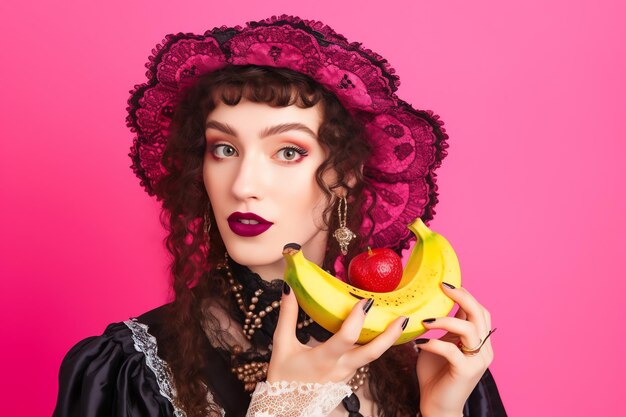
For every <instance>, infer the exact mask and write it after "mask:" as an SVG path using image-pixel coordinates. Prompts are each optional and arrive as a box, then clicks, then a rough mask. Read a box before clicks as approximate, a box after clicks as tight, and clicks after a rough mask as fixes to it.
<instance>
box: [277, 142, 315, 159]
mask: <svg viewBox="0 0 626 417" xmlns="http://www.w3.org/2000/svg"><path fill="white" fill-rule="evenodd" d="M307 154H308V152H307V150H306V149H303V148H300V147H299V146H286V147H284V148H282V149H281V150H279V151H278V152H276V157H277V158H278V159H280V160H282V161H287V162H297V161H299V160H301V159H302V158H304V157H305V156H307Z"/></svg>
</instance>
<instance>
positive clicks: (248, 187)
mask: <svg viewBox="0 0 626 417" xmlns="http://www.w3.org/2000/svg"><path fill="white" fill-rule="evenodd" d="M266 180H267V179H266V175H265V172H264V169H263V163H262V161H260V158H256V157H255V156H254V155H252V154H249V155H246V156H245V157H243V158H240V163H239V166H238V169H237V172H236V174H235V180H234V181H233V186H232V191H233V194H234V195H235V197H236V198H238V199H240V200H249V199H255V200H260V199H262V198H263V195H264V190H265V188H264V187H265V185H264V183H265V182H266Z"/></svg>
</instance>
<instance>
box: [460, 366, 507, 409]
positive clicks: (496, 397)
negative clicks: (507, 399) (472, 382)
mask: <svg viewBox="0 0 626 417" xmlns="http://www.w3.org/2000/svg"><path fill="white" fill-rule="evenodd" d="M463 416H465V417H506V410H505V409H504V404H502V399H501V398H500V393H499V392H498V387H497V386H496V381H494V379H493V376H492V375H491V372H490V371H489V369H487V371H486V372H485V374H484V375H483V376H482V378H481V379H480V381H479V382H478V385H476V388H474V390H473V391H472V393H471V394H470V396H469V398H468V399H467V402H466V403H465V407H464V408H463Z"/></svg>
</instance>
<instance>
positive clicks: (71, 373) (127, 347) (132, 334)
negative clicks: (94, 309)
mask: <svg viewBox="0 0 626 417" xmlns="http://www.w3.org/2000/svg"><path fill="white" fill-rule="evenodd" d="M166 307H167V306H163V307H159V308H157V309H155V310H152V311H149V312H148V313H145V314H143V315H141V316H139V317H137V318H132V319H129V320H126V321H123V322H119V323H112V324H110V325H108V326H107V327H106V329H105V330H104V332H103V333H102V335H100V336H92V337H88V338H86V339H84V340H82V341H80V342H79V343H77V344H76V345H75V346H74V347H73V348H72V349H71V350H70V351H69V352H68V353H67V355H66V356H65V358H64V359H63V362H62V364H61V369H60V373H59V395H58V399H57V406H56V409H55V412H54V416H55V417H61V416H63V417H65V416H79V415H80V416H85V417H95V416H105V415H106V416H122V415H123V416H140V415H159V416H173V415H180V414H179V410H177V409H176V408H175V407H174V406H173V405H172V398H173V396H174V390H173V386H172V384H171V379H170V374H169V369H168V367H167V364H166V363H165V362H164V361H163V360H161V359H160V357H159V355H158V342H157V337H155V335H154V334H153V333H152V329H151V326H154V328H155V329H157V330H159V331H160V327H161V326H162V322H163V314H164V311H165V309H166Z"/></svg>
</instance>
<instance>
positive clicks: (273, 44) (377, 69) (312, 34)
mask: <svg viewBox="0 0 626 417" xmlns="http://www.w3.org/2000/svg"><path fill="white" fill-rule="evenodd" d="M227 65H260V66H269V67H280V68H288V69H290V70H293V71H297V72H300V73H303V74H306V75H308V76H309V77H311V78H312V79H314V80H315V81H317V82H318V83H320V84H322V85H323V86H324V87H325V88H326V89H328V90H329V91H331V92H332V93H334V94H335V95H336V96H337V98H338V99H339V100H340V101H341V103H342V104H343V105H344V106H345V108H346V109H347V110H348V111H349V112H350V113H351V114H353V115H354V116H355V117H357V118H358V119H359V120H360V121H361V122H362V123H363V124H364V126H365V129H366V133H367V138H368V141H369V142H370V145H371V147H372V150H373V152H372V155H371V156H370V158H369V159H368V161H367V163H366V165H365V167H364V174H365V177H366V179H367V181H368V183H369V185H370V187H371V188H372V190H373V191H374V192H375V193H376V195H377V201H376V206H375V207H374V208H373V210H372V211H371V216H372V219H373V221H374V225H373V226H374V229H373V234H372V241H371V245H372V246H373V247H388V248H392V249H394V250H396V251H400V250H402V249H404V248H406V247H407V246H408V242H409V241H410V239H411V237H412V235H411V234H410V232H409V231H408V230H407V228H406V226H407V224H408V223H410V222H411V221H412V220H414V219H415V218H417V217H421V218H422V220H424V221H426V222H427V221H428V220H430V219H432V217H433V215H434V213H435V212H434V209H433V208H434V206H435V204H436V203H437V186H436V184H435V178H436V175H435V170H436V169H437V168H438V167H439V166H440V165H441V160H442V159H443V158H444V157H445V156H446V151H445V149H446V148H447V143H446V140H447V138H448V136H447V135H446V133H445V130H444V129H443V127H442V126H443V122H442V121H440V120H439V117H438V116H437V115H435V114H433V113H432V112H431V111H425V110H417V109H415V108H413V107H412V106H411V105H409V104H407V103H406V102H404V101H402V100H400V99H399V98H398V97H397V96H396V93H395V92H396V90H397V89H398V85H399V84H400V82H399V78H398V76H397V75H395V71H394V69H393V68H391V67H390V66H389V64H388V63H387V60H385V59H384V58H383V57H381V56H380V55H378V54H376V53H375V52H372V51H371V50H369V49H365V48H363V47H362V46H361V44H360V43H354V42H353V43H350V42H348V41H347V39H346V38H345V37H343V36H342V35H340V34H338V33H336V32H335V31H334V30H333V29H331V28H330V27H328V26H326V25H325V24H323V23H321V22H316V21H311V20H302V19H300V18H298V17H294V16H286V15H283V16H280V17H272V18H269V19H266V20H262V21H259V22H249V23H247V24H246V26H244V27H240V26H236V27H233V28H229V27H220V28H215V29H213V30H210V31H207V32H205V33H204V34H203V35H194V34H183V33H179V34H176V35H167V36H166V37H165V39H164V40H163V42H162V43H161V44H159V45H157V46H156V47H155V48H154V49H153V50H152V55H151V56H150V58H149V62H148V63H147V64H146V67H147V68H148V71H147V73H146V75H147V77H148V81H147V82H146V83H144V84H141V85H137V86H135V88H134V89H133V90H132V91H131V97H130V99H129V101H128V103H129V107H128V116H127V124H128V126H129V127H130V128H131V130H132V131H133V132H134V133H135V135H136V136H135V139H134V141H133V146H132V147H131V152H130V157H131V158H132V160H133V164H132V168H133V171H134V172H135V174H136V175H137V176H138V177H139V179H140V180H141V185H142V186H143V187H144V188H145V189H146V191H147V192H148V194H150V195H154V186H155V184H156V183H158V182H159V180H160V179H161V178H162V177H163V176H164V175H165V174H166V172H165V169H164V168H163V166H162V165H161V156H162V154H163V150H164V148H165V144H166V142H167V137H168V130H169V125H170V122H171V115H172V111H173V109H174V107H175V106H176V103H177V100H178V98H179V94H180V92H181V91H182V90H183V89H184V88H185V87H187V86H189V85H190V84H191V83H193V82H194V81H195V80H196V79H197V78H198V77H199V76H200V75H203V74H206V73H207V72H211V71H216V70H218V69H220V68H223V67H225V66H227ZM371 226H372V225H371V224H370V223H369V221H366V222H365V224H363V225H362V228H363V229H364V230H369V228H370V227H371Z"/></svg>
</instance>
